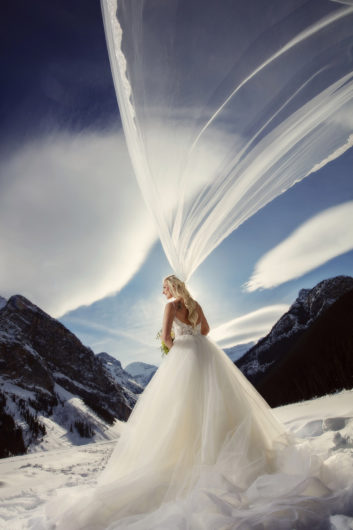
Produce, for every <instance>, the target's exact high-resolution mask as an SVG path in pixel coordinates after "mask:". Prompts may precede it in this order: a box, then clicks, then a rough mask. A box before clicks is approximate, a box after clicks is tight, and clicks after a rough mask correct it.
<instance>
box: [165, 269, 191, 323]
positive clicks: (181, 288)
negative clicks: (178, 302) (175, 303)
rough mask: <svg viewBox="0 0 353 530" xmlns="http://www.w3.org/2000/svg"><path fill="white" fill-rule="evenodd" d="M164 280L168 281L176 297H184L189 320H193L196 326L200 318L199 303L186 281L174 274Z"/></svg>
mask: <svg viewBox="0 0 353 530" xmlns="http://www.w3.org/2000/svg"><path fill="white" fill-rule="evenodd" d="M164 281H165V282H167V285H168V287H169V290H170V292H171V293H172V295H173V296H174V298H182V300H183V302H184V305H185V307H186V309H187V310H188V320H189V321H190V322H191V324H192V327H195V326H196V324H197V321H198V319H199V313H198V311H197V303H196V301H195V300H194V299H193V298H192V296H191V295H190V293H189V291H188V290H187V288H186V285H185V283H184V282H182V281H181V280H179V278H177V277H176V276H175V275H174V274H171V275H170V276H167V277H166V278H164Z"/></svg>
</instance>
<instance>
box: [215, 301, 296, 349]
mask: <svg viewBox="0 0 353 530" xmlns="http://www.w3.org/2000/svg"><path fill="white" fill-rule="evenodd" d="M288 308H289V306H288V305H285V304H277V305H270V306H266V307H262V308H261V309H257V310H256V311H252V312H251V313H247V314H246V315H243V316H241V317H237V318H235V319H233V320H230V321H229V322H226V323H225V324H222V325H221V326H218V327H217V328H215V329H213V330H212V331H211V333H210V337H211V338H212V339H213V340H215V341H217V342H218V343H219V344H220V345H221V346H222V347H223V348H229V347H231V346H235V345H237V344H242V343H246V342H250V341H256V340H258V339H260V338H261V337H263V336H264V335H266V334H267V333H268V332H269V331H270V330H271V328H272V326H273V325H274V324H275V323H276V322H277V320H278V319H279V318H280V317H281V316H282V315H283V313H285V312H286V311H288Z"/></svg>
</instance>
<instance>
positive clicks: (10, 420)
mask: <svg viewBox="0 0 353 530" xmlns="http://www.w3.org/2000/svg"><path fill="white" fill-rule="evenodd" d="M0 367H1V375H0V421H1V424H2V428H1V431H0V456H8V455H10V454H19V453H23V452H25V451H27V450H29V451H32V450H35V448H36V447H37V446H39V445H41V446H45V444H46V443H49V442H48V440H49V438H50V437H51V436H52V438H53V439H54V438H55V439H56V443H57V446H60V444H62V445H65V444H66V443H82V441H83V440H84V439H86V440H87V439H89V438H92V437H94V438H96V439H105V438H107V439H109V436H110V435H108V434H105V433H107V432H108V428H109V426H110V425H112V424H113V423H114V422H115V420H122V421H125V420H127V418H128V417H129V415H130V413H131V410H132V408H133V406H134V404H135V402H136V399H137V395H136V394H134V393H133V392H132V390H131V389H130V388H124V387H123V386H122V385H121V384H119V383H118V382H117V380H114V378H113V377H112V376H109V375H108V374H107V371H106V368H105V367H104V365H103V364H102V362H101V360H100V359H99V358H98V357H97V356H96V355H95V354H94V353H93V352H92V350H91V349H90V348H87V347H86V346H84V345H83V344H82V343H81V342H80V341H79V339H78V338H77V337H76V336H75V335H74V334H73V333H71V332H70V331H69V330H68V329H67V328H66V327H65V326H63V324H61V323H60V322H59V321H57V320H56V319H54V318H52V317H50V316H49V315H48V314H47V313H45V312H44V311H42V310H41V309H40V308H39V307H37V306H36V305H34V304H32V303H31V302H30V301H29V300H27V299H26V298H25V297H23V296H20V295H15V296H12V297H11V298H10V299H9V300H8V301H7V302H6V303H5V304H3V306H2V308H1V309H0ZM134 388H136V389H137V388H138V387H137V385H135V387H134ZM50 443H51V442H50ZM51 446H52V445H51Z"/></svg>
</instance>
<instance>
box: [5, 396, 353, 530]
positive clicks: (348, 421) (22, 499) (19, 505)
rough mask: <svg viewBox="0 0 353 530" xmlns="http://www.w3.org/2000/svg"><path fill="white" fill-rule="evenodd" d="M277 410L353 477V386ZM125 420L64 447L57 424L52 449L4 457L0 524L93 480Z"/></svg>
mask: <svg viewBox="0 0 353 530" xmlns="http://www.w3.org/2000/svg"><path fill="white" fill-rule="evenodd" d="M75 406H76V407H78V406H79V404H77V403H76V404H75ZM80 406H84V404H82V405H80ZM274 413H275V415H276V416H277V417H278V418H279V419H280V420H281V421H282V422H283V423H284V424H285V425H286V427H287V429H288V430H289V431H290V432H292V433H293V434H295V435H298V436H299V435H300V436H301V437H303V438H305V439H306V440H307V442H308V443H309V444H310V446H311V447H312V448H313V449H314V450H315V452H317V453H318V454H325V455H326V460H325V461H326V463H327V465H328V466H329V465H330V462H333V461H334V462H335V463H336V464H337V461H339V462H340V463H342V473H348V475H347V476H348V477H349V478H350V480H351V481H352V482H353V390H345V391H342V392H338V393H336V394H331V395H327V396H323V397H321V398H317V399H313V400H309V401H303V402H300V403H295V404H292V405H286V406H283V407H278V408H276V409H274ZM41 420H42V421H44V418H41ZM124 425H125V424H124V423H123V422H117V423H115V424H114V426H112V427H110V428H109V429H108V431H105V433H104V434H105V436H106V437H110V439H109V440H107V441H96V442H95V443H89V444H86V445H81V446H79V447H77V446H73V445H72V442H70V440H69V439H68V438H67V437H66V438H65V444H66V445H65V446H64V447H63V444H62V446H61V448H58V447H57V446H55V443H57V442H56V441H55V440H58V439H60V435H61V434H62V433H60V428H59V427H58V426H57V427H56V428H57V429H58V431H57V432H53V433H51V435H50V436H49V438H48V439H49V440H51V442H50V443H49V444H48V445H47V446H46V447H45V449H47V450H46V451H38V452H36V453H34V454H29V455H24V456H17V457H9V458H5V459H2V460H0V475H1V477H2V482H1V483H0V485H1V489H0V492H1V495H0V528H4V529H5V528H6V529H9V530H22V529H24V528H26V525H27V523H28V522H29V521H32V523H33V521H34V520H35V519H36V517H40V515H41V513H43V506H44V503H45V502H46V501H48V500H50V499H52V498H53V497H54V496H56V495H57V494H60V490H61V491H63V488H72V487H75V486H78V485H87V486H89V485H91V484H93V483H94V482H95V480H96V477H97V475H98V474H99V473H100V471H101V470H102V469H103V468H104V467H105V465H106V462H107V461H108V458H109V456H110V454H111V452H112V450H113V448H114V446H115V443H116V438H118V436H119V434H120V433H121V429H123V428H124ZM37 450H38V449H37ZM331 525H332V527H331V530H346V529H352V528H353V518H352V517H347V516H346V515H345V516H344V515H340V514H335V515H333V516H332V517H331Z"/></svg>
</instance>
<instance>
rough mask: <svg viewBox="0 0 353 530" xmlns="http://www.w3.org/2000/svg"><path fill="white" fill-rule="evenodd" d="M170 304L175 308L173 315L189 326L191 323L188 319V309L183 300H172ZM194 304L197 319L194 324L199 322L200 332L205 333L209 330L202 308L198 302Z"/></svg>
mask: <svg viewBox="0 0 353 530" xmlns="http://www.w3.org/2000/svg"><path fill="white" fill-rule="evenodd" d="M172 304H173V306H174V310H175V314H174V316H175V317H176V318H177V319H178V320H180V321H181V322H184V324H188V325H189V326H191V325H192V324H191V322H190V320H189V319H188V315H189V311H188V310H187V308H186V306H185V304H184V302H183V300H182V299H179V300H175V301H174V302H172ZM196 306H197V308H196V310H197V313H198V319H197V322H196V324H201V333H202V334H203V335H207V333H208V332H209V330H210V327H209V325H208V322H207V320H206V317H205V315H204V313H203V311H202V308H201V306H200V304H199V303H198V302H196Z"/></svg>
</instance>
